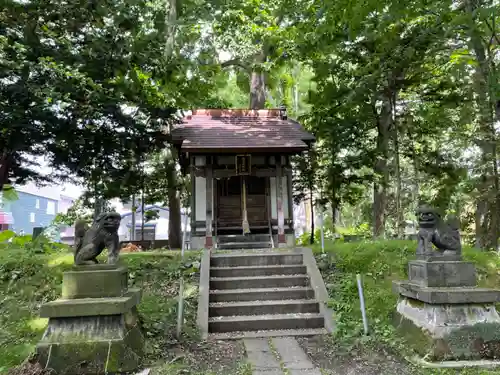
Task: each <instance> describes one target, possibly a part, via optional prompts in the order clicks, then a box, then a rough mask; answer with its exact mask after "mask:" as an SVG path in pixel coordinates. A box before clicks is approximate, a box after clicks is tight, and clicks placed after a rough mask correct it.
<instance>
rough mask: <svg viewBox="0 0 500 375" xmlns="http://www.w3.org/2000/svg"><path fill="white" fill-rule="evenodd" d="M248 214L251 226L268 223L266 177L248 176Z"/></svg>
mask: <svg viewBox="0 0 500 375" xmlns="http://www.w3.org/2000/svg"><path fill="white" fill-rule="evenodd" d="M245 179H246V191H247V216H248V223H249V224H250V228H251V227H256V226H259V227H262V226H267V225H268V216H267V197H266V185H267V179H266V178H265V177H256V176H246V177H245Z"/></svg>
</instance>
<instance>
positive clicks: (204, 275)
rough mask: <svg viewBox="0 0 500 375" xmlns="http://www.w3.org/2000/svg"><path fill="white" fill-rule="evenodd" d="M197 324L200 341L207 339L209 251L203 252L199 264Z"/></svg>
mask: <svg viewBox="0 0 500 375" xmlns="http://www.w3.org/2000/svg"><path fill="white" fill-rule="evenodd" d="M199 284H200V286H199V294H198V314H197V323H198V329H199V330H200V335H201V337H202V339H206V338H207V337H208V305H209V299H210V251H209V250H204V251H203V256H202V258H201V264H200V282H199Z"/></svg>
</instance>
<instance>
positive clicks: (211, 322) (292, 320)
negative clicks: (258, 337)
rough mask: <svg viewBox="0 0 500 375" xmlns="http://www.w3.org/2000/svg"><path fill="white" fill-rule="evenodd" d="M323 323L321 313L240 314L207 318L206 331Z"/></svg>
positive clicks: (300, 326)
mask: <svg viewBox="0 0 500 375" xmlns="http://www.w3.org/2000/svg"><path fill="white" fill-rule="evenodd" d="M324 325H325V318H324V317H323V315H321V314H283V315H282V314H273V315H241V316H219V317H214V318H208V331H209V332H214V333H224V332H234V331H260V330H271V329H272V330H281V329H305V328H323V327H324Z"/></svg>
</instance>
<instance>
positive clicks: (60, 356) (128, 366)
mask: <svg viewBox="0 0 500 375" xmlns="http://www.w3.org/2000/svg"><path fill="white" fill-rule="evenodd" d="M143 350H144V337H143V335H142V333H141V330H140V327H139V322H138V318H137V310H136V308H135V307H134V308H133V309H132V310H130V311H129V312H127V313H125V314H120V315H110V316H86V317H71V318H51V319H50V320H49V325H48V327H47V330H46V331H45V334H44V336H43V338H42V340H41V341H40V343H39V344H38V346H37V359H38V361H39V362H40V364H41V365H42V367H44V368H51V369H54V370H55V371H56V372H57V374H59V375H65V374H68V375H69V374H71V375H78V374H105V373H120V372H127V371H133V370H135V369H137V368H138V367H139V365H140V361H141V358H142V356H143Z"/></svg>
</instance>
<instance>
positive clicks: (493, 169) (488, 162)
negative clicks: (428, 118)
mask: <svg viewBox="0 0 500 375" xmlns="http://www.w3.org/2000/svg"><path fill="white" fill-rule="evenodd" d="M467 11H468V13H469V14H468V16H469V21H470V23H469V34H470V46H471V49H472V50H473V51H474V53H475V55H476V59H477V62H478V64H477V66H476V71H475V74H474V85H473V86H474V90H475V92H476V105H477V108H478V116H477V122H478V128H479V132H478V133H479V134H478V138H479V146H480V147H481V153H482V155H481V159H480V163H481V165H479V172H480V174H481V179H480V181H479V186H478V193H479V196H478V202H477V208H478V212H477V213H476V244H477V245H479V247H480V248H482V249H487V250H488V249H495V250H497V249H498V235H499V231H498V225H499V222H500V219H499V215H500V213H499V208H500V207H499V194H500V187H499V185H500V183H499V176H498V164H497V145H496V143H497V137H496V132H495V127H494V114H493V111H494V109H493V105H492V104H493V98H492V95H491V92H490V65H489V62H488V60H487V58H486V51H485V48H484V45H483V43H482V39H481V35H480V34H479V31H478V25H477V24H476V20H475V17H476V16H475V13H476V6H475V4H473V1H472V0H468V1H467ZM495 99H496V98H495ZM478 230H479V231H478Z"/></svg>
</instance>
